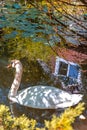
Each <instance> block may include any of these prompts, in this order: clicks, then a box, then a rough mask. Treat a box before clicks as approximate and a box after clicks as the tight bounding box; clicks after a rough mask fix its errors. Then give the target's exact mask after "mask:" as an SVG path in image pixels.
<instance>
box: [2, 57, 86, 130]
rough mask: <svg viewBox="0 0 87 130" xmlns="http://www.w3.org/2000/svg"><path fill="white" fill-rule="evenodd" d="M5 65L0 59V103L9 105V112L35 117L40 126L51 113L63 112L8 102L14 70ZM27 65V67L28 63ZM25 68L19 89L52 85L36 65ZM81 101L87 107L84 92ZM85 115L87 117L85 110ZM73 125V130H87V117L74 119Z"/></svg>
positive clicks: (49, 117)
mask: <svg viewBox="0 0 87 130" xmlns="http://www.w3.org/2000/svg"><path fill="white" fill-rule="evenodd" d="M24 64H25V63H24ZM6 65H7V59H5V60H0V104H5V105H7V106H9V108H10V110H11V113H12V114H13V115H14V116H20V115H22V114H25V115H26V116H28V117H29V118H33V119H36V120H37V122H38V126H39V127H42V126H43V125H44V120H49V119H51V118H52V115H53V114H56V115H57V116H59V115H60V114H61V112H63V110H61V109H58V110H42V109H34V108H29V107H24V106H21V105H19V104H16V103H11V102H9V100H8V98H7V97H8V92H9V89H10V86H11V84H12V81H13V78H14V70H8V69H6ZM27 66H28V67H29V65H27ZM24 68H26V66H24ZM26 69H27V70H28V71H27V72H26V71H24V74H23V78H22V83H21V87H20V89H22V88H26V87H29V86H31V85H37V84H39V85H40V84H42V85H52V86H53V82H52V81H51V80H50V79H49V78H48V77H47V76H46V77H45V76H44V74H43V72H42V71H41V69H40V68H39V67H38V65H36V64H34V63H32V65H30V67H29V68H26ZM27 84H28V85H27ZM83 101H84V102H85V103H86V108H87V95H86V92H85V96H84V98H83ZM85 115H86V117H87V113H86V111H85ZM73 127H74V129H75V130H87V119H86V120H84V121H81V120H80V119H78V120H76V121H75V123H74V125H73Z"/></svg>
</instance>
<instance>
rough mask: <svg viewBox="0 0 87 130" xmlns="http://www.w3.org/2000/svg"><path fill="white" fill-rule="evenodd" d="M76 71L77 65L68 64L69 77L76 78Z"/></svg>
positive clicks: (77, 69)
mask: <svg viewBox="0 0 87 130" xmlns="http://www.w3.org/2000/svg"><path fill="white" fill-rule="evenodd" d="M78 73H79V66H77V65H70V67H69V77H72V78H75V79H77V78H78Z"/></svg>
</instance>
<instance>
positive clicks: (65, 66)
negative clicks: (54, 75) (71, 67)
mask: <svg viewBox="0 0 87 130" xmlns="http://www.w3.org/2000/svg"><path fill="white" fill-rule="evenodd" d="M67 69H68V64H66V63H64V62H60V63H59V72H58V74H60V75H67Z"/></svg>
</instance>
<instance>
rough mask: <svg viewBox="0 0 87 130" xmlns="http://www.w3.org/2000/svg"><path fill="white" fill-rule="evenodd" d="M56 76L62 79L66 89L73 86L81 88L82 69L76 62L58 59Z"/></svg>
mask: <svg viewBox="0 0 87 130" xmlns="http://www.w3.org/2000/svg"><path fill="white" fill-rule="evenodd" d="M54 75H55V76H57V77H58V78H59V79H61V81H62V83H63V87H64V88H67V87H72V86H73V87H78V86H80V88H81V85H82V81H81V68H80V66H79V65H78V64H76V63H74V62H70V61H67V60H64V59H63V58H60V57H56V63H55V71H54Z"/></svg>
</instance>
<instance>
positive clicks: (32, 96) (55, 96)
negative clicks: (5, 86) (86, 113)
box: [8, 60, 82, 109]
mask: <svg viewBox="0 0 87 130" xmlns="http://www.w3.org/2000/svg"><path fill="white" fill-rule="evenodd" d="M11 66H12V67H13V68H16V75H15V78H14V81H13V83H12V86H11V89H10V92H9V95H8V98H9V99H10V100H11V101H13V102H16V103H18V104H21V105H24V106H28V107H33V108H40V109H56V108H65V107H70V106H73V105H76V104H77V103H78V102H79V101H80V100H81V99H82V95H81V94H69V93H67V92H65V91H63V90H61V89H58V88H55V87H52V86H32V87H29V88H26V89H24V90H22V91H19V92H17V90H18V88H19V86H20V82H21V77H22V64H21V62H20V61H19V60H13V61H12V63H11ZM8 67H9V66H8Z"/></svg>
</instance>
